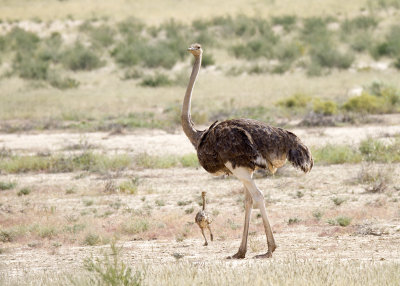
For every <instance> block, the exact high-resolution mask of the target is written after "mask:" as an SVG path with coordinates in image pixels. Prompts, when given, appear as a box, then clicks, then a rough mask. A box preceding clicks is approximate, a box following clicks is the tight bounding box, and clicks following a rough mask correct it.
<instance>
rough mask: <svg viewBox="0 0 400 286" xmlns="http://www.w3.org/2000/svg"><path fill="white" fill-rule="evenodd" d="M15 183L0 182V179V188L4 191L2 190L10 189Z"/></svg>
mask: <svg viewBox="0 0 400 286" xmlns="http://www.w3.org/2000/svg"><path fill="white" fill-rule="evenodd" d="M16 185H17V183H16V182H2V181H0V190H1V191H4V190H12V189H14V188H15V186H16Z"/></svg>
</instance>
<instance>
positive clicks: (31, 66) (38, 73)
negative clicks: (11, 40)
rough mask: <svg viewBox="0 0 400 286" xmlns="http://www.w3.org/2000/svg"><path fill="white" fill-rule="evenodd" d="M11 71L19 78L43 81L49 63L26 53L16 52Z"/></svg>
mask: <svg viewBox="0 0 400 286" xmlns="http://www.w3.org/2000/svg"><path fill="white" fill-rule="evenodd" d="M13 69H14V72H16V73H17V74H18V75H19V76H20V77H21V78H25V79H35V80H45V79H47V76H48V72H49V63H48V62H47V61H44V60H42V59H40V58H38V57H37V56H35V55H33V54H30V53H28V52H24V53H23V52H17V54H16V56H15V58H14V61H13Z"/></svg>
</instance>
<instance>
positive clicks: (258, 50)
mask: <svg viewBox="0 0 400 286" xmlns="http://www.w3.org/2000/svg"><path fill="white" fill-rule="evenodd" d="M232 52H233V54H234V56H235V57H237V58H245V59H248V60H252V59H258V58H262V57H264V58H272V56H273V51H272V45H271V43H270V42H268V41H267V40H265V39H254V40H250V41H249V42H247V43H245V44H237V45H234V46H233V47H232Z"/></svg>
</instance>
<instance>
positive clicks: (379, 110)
mask: <svg viewBox="0 0 400 286" xmlns="http://www.w3.org/2000/svg"><path fill="white" fill-rule="evenodd" d="M207 2H209V1H204V3H201V4H200V3H196V2H192V1H173V0H168V1H150V2H145V1H116V3H114V2H113V4H111V2H110V3H108V2H107V1H74V0H65V1H50V0H47V1H46V0H37V1H23V0H19V1H0V5H1V7H2V9H1V11H0V131H2V132H16V131H22V130H32V129H37V130H44V129H72V130H85V131H96V130H107V131H108V130H121V129H135V128H162V129H166V130H170V131H173V130H175V129H176V128H177V127H178V125H179V114H180V106H181V101H182V98H183V95H184V92H185V86H186V84H187V81H188V78H189V75H190V71H191V64H192V62H191V61H192V56H191V55H190V54H188V53H187V52H186V48H187V47H188V46H189V45H190V44H191V43H194V42H199V43H201V44H202V46H203V49H204V58H203V63H202V65H203V67H204V69H203V70H202V72H201V74H200V79H199V81H198V83H197V85H196V88H195V94H194V101H193V118H194V121H195V122H196V123H198V124H204V125H205V124H209V123H210V122H212V121H213V120H217V119H224V118H231V117H251V118H256V119H260V120H263V121H266V122H268V123H271V124H275V125H280V126H288V125H298V124H300V125H306V126H313V125H338V124H352V123H360V122H361V123H362V122H368V120H369V119H368V115H369V114H384V113H397V112H399V111H400V91H399V89H400V83H399V81H398V78H399V73H400V24H399V22H398V19H399V15H400V10H399V9H400V1H399V0H379V1H361V0H358V1H330V0H327V1H324V4H321V3H320V2H318V1H312V0H308V1H301V3H299V2H298V1H296V2H294V1H288V0H287V1H254V2H252V3H251V4H249V3H247V1H239V0H236V1H233V2H232V1H220V2H221V3H220V4H221V6H219V7H220V8H218V9H214V6H213V5H211V3H207ZM317 2H318V3H317ZM349 2H351V3H349Z"/></svg>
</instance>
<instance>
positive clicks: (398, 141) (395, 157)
mask: <svg viewBox="0 0 400 286" xmlns="http://www.w3.org/2000/svg"><path fill="white" fill-rule="evenodd" d="M359 150H360V152H361V154H362V155H363V157H364V159H365V160H366V161H373V162H382V163H391V162H399V161H400V138H398V137H397V138H395V139H394V140H393V141H392V143H389V144H384V143H383V142H382V141H380V140H377V139H372V138H367V139H365V140H363V141H361V142H360V146H359Z"/></svg>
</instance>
